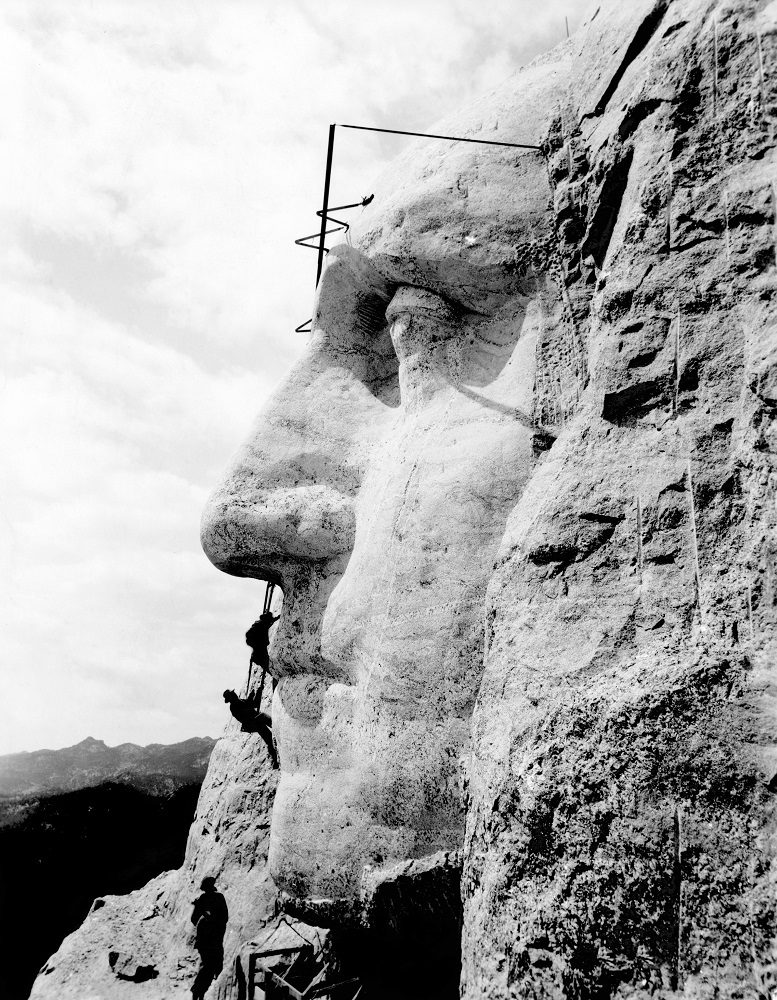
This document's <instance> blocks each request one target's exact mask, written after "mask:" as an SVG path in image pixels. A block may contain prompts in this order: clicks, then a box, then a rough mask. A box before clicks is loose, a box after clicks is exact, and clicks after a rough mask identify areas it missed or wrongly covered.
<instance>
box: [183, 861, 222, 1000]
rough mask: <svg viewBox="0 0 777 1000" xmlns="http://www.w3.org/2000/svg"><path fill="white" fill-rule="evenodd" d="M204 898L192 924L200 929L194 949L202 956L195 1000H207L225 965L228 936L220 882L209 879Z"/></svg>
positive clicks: (199, 900)
mask: <svg viewBox="0 0 777 1000" xmlns="http://www.w3.org/2000/svg"><path fill="white" fill-rule="evenodd" d="M200 889H202V895H201V896H198V897H197V899H196V900H195V901H194V909H193V910H192V923H193V924H194V926H195V927H196V928H197V930H196V932H195V937H194V947H195V948H196V949H197V951H198V952H199V953H200V968H199V971H198V972H197V975H196V977H195V979H194V983H193V984H192V1000H203V998H204V997H205V993H206V992H207V989H208V987H209V986H210V984H211V983H212V982H213V980H214V979H215V978H216V976H218V974H219V973H220V972H221V967H222V966H223V964H224V932H225V931H226V929H227V921H228V920H229V911H228V910H227V901H226V899H224V897H223V896H222V894H221V893H220V892H217V891H216V880H215V879H214V878H211V877H210V876H208V877H207V878H204V879H203V880H202V882H201V883H200Z"/></svg>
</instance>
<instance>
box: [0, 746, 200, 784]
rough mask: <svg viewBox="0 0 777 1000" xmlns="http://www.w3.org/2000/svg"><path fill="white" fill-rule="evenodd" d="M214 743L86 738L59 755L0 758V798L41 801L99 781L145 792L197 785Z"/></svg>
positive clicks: (40, 752) (47, 752)
mask: <svg viewBox="0 0 777 1000" xmlns="http://www.w3.org/2000/svg"><path fill="white" fill-rule="evenodd" d="M215 745H216V741H215V740H213V739H211V738H210V737H208V736H202V737H197V736H195V737H193V738H192V739H188V740H184V741H183V742H181V743H172V744H169V745H164V744H161V743H150V744H149V745H148V746H145V747H141V746H137V745H136V744H134V743H121V744H120V745H119V746H115V747H109V746H107V745H106V744H105V743H104V742H103V741H102V740H96V739H94V738H93V737H91V736H89V737H87V738H86V739H85V740H82V741H81V742H80V743H76V744H75V745H74V746H72V747H64V748H62V749H61V750H33V751H27V752H23V753H14V754H6V755H4V756H0V796H20V795H22V796H25V797H26V796H40V795H43V796H46V795H55V794H57V793H59V792H70V791H76V790H77V789H80V788H90V787H93V786H95V785H101V784H103V783H105V782H116V783H119V784H131V785H133V786H135V787H137V788H144V789H145V790H147V791H149V792H151V793H157V794H159V793H169V792H170V791H172V790H173V789H174V788H177V787H180V786H181V785H186V784H190V783H192V782H196V783H199V782H201V781H202V779H203V777H204V775H205V771H206V769H207V766H208V761H209V759H210V755H211V752H212V750H213V747H214V746H215Z"/></svg>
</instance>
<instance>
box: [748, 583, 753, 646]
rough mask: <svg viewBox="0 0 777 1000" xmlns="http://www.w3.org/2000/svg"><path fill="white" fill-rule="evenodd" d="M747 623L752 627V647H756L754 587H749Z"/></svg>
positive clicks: (749, 585)
mask: <svg viewBox="0 0 777 1000" xmlns="http://www.w3.org/2000/svg"><path fill="white" fill-rule="evenodd" d="M747 621H748V624H749V626H750V645H751V646H754V645H755V629H754V628H753V587H752V585H751V584H748V585H747Z"/></svg>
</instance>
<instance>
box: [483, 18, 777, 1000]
mask: <svg viewBox="0 0 777 1000" xmlns="http://www.w3.org/2000/svg"><path fill="white" fill-rule="evenodd" d="M776 20H777V5H775V4H773V3H772V4H766V3H748V2H737V3H698V2H695V0H687V2H686V0H675V2H671V3H660V2H653V0H650V2H645V3H636V2H634V3H628V4H603V5H602V8H601V10H600V12H599V15H598V17H596V18H595V19H594V20H593V22H591V23H589V24H588V26H587V27H586V28H585V29H584V31H583V32H582V34H581V36H580V39H579V42H578V45H577V52H576V54H575V58H574V60H573V63H572V68H571V79H572V80H574V87H573V88H572V87H571V88H570V89H569V91H568V94H567V97H566V99H565V101H564V102H563V104H562V106H561V108H560V109H558V112H557V114H556V116H555V117H554V118H553V119H552V121H551V122H550V126H549V130H548V153H549V157H550V164H551V173H550V178H551V186H552V192H553V202H554V209H555V213H556V233H557V236H558V246H559V252H560V255H561V260H562V267H563V275H564V282H563V284H564V288H565V289H566V291H565V293H564V294H565V298H566V300H567V318H568V322H569V325H570V328H571V329H574V330H575V331H577V333H578V335H579V337H580V339H581V342H582V344H583V350H584V353H585V357H586V373H585V377H584V380H583V384H582V385H581V386H580V397H579V401H578V403H577V405H576V406H574V407H573V408H572V410H571V412H570V408H569V407H568V405H567V404H566V401H565V399H564V398H563V396H562V393H561V392H560V391H559V390H558V389H557V388H555V387H556V386H557V385H558V382H559V377H558V373H559V369H561V370H562V371H568V368H569V360H568V359H565V358H564V357H563V356H559V354H558V352H557V351H556V350H555V349H554V348H553V347H552V346H551V347H550V349H549V350H548V351H547V352H546V353H543V354H542V355H541V356H539V357H538V370H539V373H540V374H539V375H538V379H537V385H538V387H539V386H547V387H548V388H547V391H546V392H545V394H544V401H543V419H544V421H545V422H546V423H547V424H549V425H550V426H551V427H552V428H553V429H554V433H557V434H558V437H557V440H556V442H555V444H554V445H553V447H552V449H551V450H550V452H549V454H548V455H547V457H546V460H545V462H544V463H543V464H542V466H541V467H540V468H539V469H538V470H537V472H536V474H535V475H534V476H533V478H532V481H531V483H530V485H529V487H528V488H527V490H526V491H525V492H524V494H523V496H522V498H521V499H520V500H519V501H518V503H517V504H516V506H515V508H514V509H513V510H512V512H511V516H510V518H509V522H508V525H507V529H506V531H505V534H504V537H503V540H502V544H501V547H500V552H499V557H498V559H497V564H496V569H495V572H494V574H493V576H492V578H491V581H490V584H489V590H488V596H487V621H488V628H487V634H486V647H487V650H486V660H485V671H484V676H483V682H482V685H481V689H480V692H479V696H478V702H477V708H476V712H475V718H474V724H473V744H472V745H473V761H472V766H471V769H470V787H469V800H468V802H469V808H468V820H467V838H466V848H465V870H464V879H463V898H464V905H465V925H464V937H463V942H464V963H463V966H464V967H463V990H464V995H465V996H467V997H483V998H486V997H488V998H491V997H494V998H496V997H500V998H501V997H508V996H509V997H581V998H582V997H594V996H596V997H598V996H602V997H604V996H623V997H626V996H635V997H636V996H647V995H658V994H660V995H668V994H669V993H672V992H674V991H679V992H681V993H684V994H685V995H688V996H694V997H710V998H712V997H735V996H736V997H753V998H755V997H766V996H771V995H773V992H774V990H775V989H776V988H777V953H776V952H775V947H776V946H777V924H776V923H775V909H776V905H775V904H776V903H777V895H776V893H775V889H776V888H777V886H776V884H775V878H776V875H777V870H776V869H775V849H776V848H777V842H776V841H775V803H776V802H777V799H776V798H775V793H776V792H777V782H775V780H774V779H775V770H776V767H775V765H776V764H777V759H776V758H775V736H776V735H777V733H776V732H775V724H776V723H777V719H776V718H775V708H776V707H777V704H776V703H775V688H774V681H775V673H774V670H775V668H774V663H775V647H774V603H775V594H774V585H773V572H774V563H773V559H774V544H775V537H774V525H775V506H774V487H775V478H774V465H773V463H774V447H775V441H774V434H775V430H774V421H773V416H774V406H775V400H774V399H773V397H772V396H771V395H770V393H771V389H770V388H768V386H770V385H771V383H772V381H773V379H774V371H775V369H774V362H775V354H774V351H775V347H777V339H775V331H776V330H777V327H776V326H775V319H776V318H777V314H776V313H775V306H774V301H775V300H774V296H775V291H776V290H777V274H776V272H775V205H774V181H775V162H774V128H775V113H776V112H777V105H776V103H775V102H776V101H777V60H775V53H776V52H777V33H776V32H777V23H776Z"/></svg>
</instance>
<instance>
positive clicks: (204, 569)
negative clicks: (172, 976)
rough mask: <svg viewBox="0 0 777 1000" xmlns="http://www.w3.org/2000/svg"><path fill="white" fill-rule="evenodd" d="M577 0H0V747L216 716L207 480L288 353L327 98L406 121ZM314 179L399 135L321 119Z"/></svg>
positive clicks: (237, 583) (252, 598)
mask: <svg viewBox="0 0 777 1000" xmlns="http://www.w3.org/2000/svg"><path fill="white" fill-rule="evenodd" d="M584 6H585V5H584V4H583V3H582V0H543V2H542V3H537V2H536V0H487V2H483V0H368V2H367V0H326V2H321V0H254V2H251V3H249V2H247V0H246V2H240V0H210V2H205V0H189V2H185V3H184V2H176V0H165V2H163V3H159V2H156V3H152V2H151V0H126V2H121V0H101V2H100V3H93V2H87V0H83V2H80V0H61V2H57V0H47V2H42V0H41V2H37V3H36V2H29V0H27V2H19V3H14V2H13V0H5V2H3V3H2V4H0V80H1V81H2V93H3V94H4V100H3V102H2V108H1V109H0V210H1V211H2V215H3V218H2V228H1V230H0V231H1V232H2V233H3V236H2V237H0V240H2V242H1V243H0V280H1V281H2V307H1V308H0V326H1V327H2V329H0V358H1V359H2V389H3V391H2V395H1V396H0V753H10V752H15V751H19V750H33V749H38V748H41V747H58V746H65V745H68V744H72V743H75V742H78V741H80V740H82V739H83V738H84V737H86V736H94V737H97V738H98V739H104V740H105V741H106V742H107V743H109V744H115V743H120V742H124V741H132V742H136V743H150V742H162V743H168V742H173V741H176V740H180V739H186V738H188V737H190V736H195V735H199V736H201V735H212V736H216V735H218V733H219V732H220V730H221V728H222V726H223V722H224V711H225V709H224V704H223V701H222V700H221V691H222V690H223V689H224V688H225V687H227V686H229V687H237V686H239V685H240V684H241V683H242V681H243V679H244V674H245V668H246V663H247V659H248V655H247V654H248V650H247V647H246V646H245V643H244V638H243V636H244V632H245V629H246V628H247V626H248V625H249V624H250V622H251V621H252V620H253V618H254V617H255V611H256V610H257V606H258V604H260V603H261V598H262V587H261V585H260V584H259V583H258V582H256V581H247V580H236V579H232V578H230V577H226V576H224V575H222V574H220V573H218V572H217V571H216V570H215V569H213V567H212V566H211V565H210V564H209V563H208V561H207V560H206V558H205V556H204V555H203V554H202V552H201V551H200V547H199V541H198V532H199V516H200V510H201V508H202V506H203V503H204V500H205V498H206V496H207V493H208V491H209V488H210V487H211V486H212V485H213V484H214V483H215V482H216V481H217V480H218V477H219V474H220V471H221V470H222V469H223V467H224V466H225V464H226V463H227V461H228V459H229V457H230V455H231V454H232V452H233V451H234V450H235V448H236V447H237V445H238V443H239V442H240V440H241V438H242V436H243V435H244V433H245V432H246V430H247V428H248V426H249V424H250V421H251V418H252V415H253V414H254V412H255V411H256V410H257V409H258V408H259V407H260V406H261V405H262V402H263V400H264V399H265V398H266V397H267V395H268V393H269V392H270V391H271V390H272V388H273V386H274V385H275V384H277V382H278V381H279V380H280V379H282V378H283V376H284V373H285V372H286V370H287V369H288V367H289V366H290V365H291V364H292V363H293V361H294V360H295V359H296V358H297V357H298V356H299V354H300V352H301V351H302V349H303V347H304V337H301V336H300V335H298V334H295V333H294V327H295V326H296V325H297V324H298V323H300V322H301V321H302V320H304V319H305V318H306V317H307V316H309V315H310V311H311V301H312V293H313V281H314V272H315V255H314V254H313V253H312V252H311V251H308V250H303V249H299V248H297V247H295V246H294V239H295V238H296V237H298V236H301V235H303V234H305V233H309V232H312V231H313V230H314V229H315V228H316V225H317V223H316V219H315V216H314V212H315V210H316V209H317V208H318V207H319V205H320V199H321V187H322V179H323V166H324V156H325V144H326V135H327V127H328V124H329V122H331V121H341V122H342V121H345V122H354V123H363V124H373V125H379V126H384V127H389V128H405V129H411V130H424V129H428V128H430V127H431V126H433V125H434V122H435V120H436V119H438V118H440V117H442V116H443V115H446V114H449V113H450V112H452V111H453V110H455V108H456V107H457V106H458V105H459V104H462V103H465V102H466V101H467V100H469V99H470V98H471V97H475V96H477V95H478V94H479V93H480V92H481V91H484V90H487V89H489V88H490V87H491V86H493V85H496V84H497V83H499V82H501V81H502V80H503V79H504V78H505V77H507V76H509V75H510V73H511V72H512V71H513V70H514V69H515V68H517V67H518V66H520V65H521V63H523V62H525V61H527V60H528V59H530V58H532V57H533V56H534V55H535V54H537V53H538V52H541V51H543V50H545V49H547V48H550V47H552V46H553V45H555V44H556V43H557V42H558V41H560V40H561V38H563V37H564V34H565V27H564V18H565V16H568V17H569V20H570V26H571V28H572V29H574V27H575V25H577V24H578V23H579V21H580V20H581V7H584ZM337 141H338V146H337V155H336V163H335V175H334V179H333V200H334V202H335V203H338V201H352V200H357V199H358V198H359V197H360V196H362V195H365V194H368V193H369V189H370V180H371V178H372V177H373V176H375V175H377V174H378V173H380V172H381V170H382V169H383V167H384V166H385V164H386V162H387V160H388V159H390V158H391V157H392V156H394V155H395V154H396V153H397V152H398V151H399V149H400V148H401V143H402V140H398V139H392V138H388V137H378V136H373V135H369V134H366V133H356V132H351V133H346V132H340V133H339V134H338V140H337Z"/></svg>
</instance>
